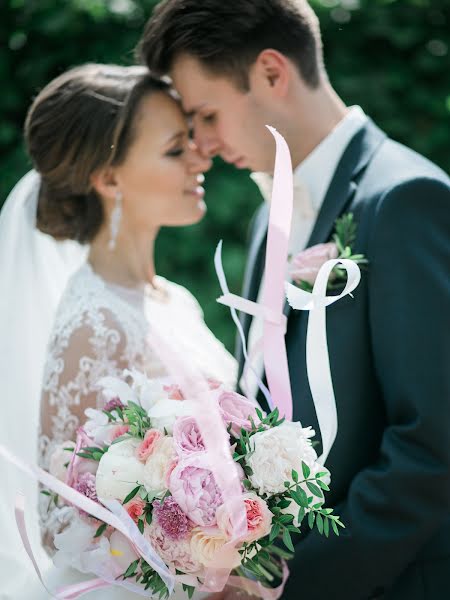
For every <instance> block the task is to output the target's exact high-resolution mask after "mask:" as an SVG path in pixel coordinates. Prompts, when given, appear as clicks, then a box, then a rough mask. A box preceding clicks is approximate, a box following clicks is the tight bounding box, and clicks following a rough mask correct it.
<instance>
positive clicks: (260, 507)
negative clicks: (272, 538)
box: [216, 492, 273, 543]
mask: <svg viewBox="0 0 450 600" xmlns="http://www.w3.org/2000/svg"><path fill="white" fill-rule="evenodd" d="M243 498H244V504H245V509H246V512H247V535H246V536H245V539H244V541H245V542H248V543H250V542H254V541H255V540H259V539H261V538H263V537H264V536H266V535H268V534H269V533H270V530H271V527H272V518H273V515H272V513H271V512H270V510H269V507H268V506H267V503H266V502H264V500H263V499H262V498H260V497H259V496H258V495H257V494H255V493H254V492H248V493H246V494H244V495H243ZM236 501H237V500H236ZM232 505H233V501H231V502H230V503H227V508H228V507H229V508H231V507H232ZM216 517H217V526H218V527H219V529H220V530H221V531H222V532H223V533H224V534H225V535H226V536H227V537H231V536H232V533H233V529H232V526H231V522H230V519H229V516H228V512H227V510H226V507H225V505H222V506H219V508H218V509H217V514H216Z"/></svg>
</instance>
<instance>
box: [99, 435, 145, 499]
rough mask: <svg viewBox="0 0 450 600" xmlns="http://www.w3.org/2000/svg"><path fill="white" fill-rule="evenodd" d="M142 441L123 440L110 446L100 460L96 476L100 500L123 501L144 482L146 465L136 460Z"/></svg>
mask: <svg viewBox="0 0 450 600" xmlns="http://www.w3.org/2000/svg"><path fill="white" fill-rule="evenodd" d="M139 444H140V441H139V440H135V439H129V440H123V441H121V442H117V444H113V445H112V446H110V448H109V449H108V451H107V452H105V454H104V455H103V456H102V458H101V459H100V463H99V465H98V469H97V475H96V488H97V496H98V497H99V498H100V499H103V498H104V499H109V498H116V499H117V500H121V501H123V500H124V499H125V497H126V496H127V495H128V494H129V493H130V492H131V490H133V489H134V488H135V487H136V482H142V479H143V475H144V465H143V464H142V463H141V461H140V460H138V459H137V458H136V455H135V453H136V448H137V447H138V446H139Z"/></svg>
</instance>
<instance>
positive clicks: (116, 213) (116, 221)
mask: <svg viewBox="0 0 450 600" xmlns="http://www.w3.org/2000/svg"><path fill="white" fill-rule="evenodd" d="M122 198H123V196H122V192H121V191H119V190H118V191H117V192H116V204H115V206H114V208H113V211H112V213H111V220H110V224H109V231H110V236H111V237H110V238H109V243H108V248H109V249H110V250H114V249H115V247H116V242H117V235H118V233H119V228H120V221H121V220H122Z"/></svg>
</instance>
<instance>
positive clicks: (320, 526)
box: [316, 513, 323, 535]
mask: <svg viewBox="0 0 450 600" xmlns="http://www.w3.org/2000/svg"><path fill="white" fill-rule="evenodd" d="M316 527H317V529H318V530H319V533H320V535H322V534H323V517H322V515H321V514H320V513H317V514H316Z"/></svg>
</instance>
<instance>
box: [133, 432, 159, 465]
mask: <svg viewBox="0 0 450 600" xmlns="http://www.w3.org/2000/svg"><path fill="white" fill-rule="evenodd" d="M162 437H163V434H162V433H161V432H160V431H158V430H157V429H149V430H148V431H147V433H146V434H145V437H144V439H143V441H142V442H141V443H140V444H139V446H138V447H137V448H136V457H137V458H138V459H139V460H140V461H142V462H146V461H147V458H148V457H149V456H151V455H152V454H153V451H154V449H155V447H156V444H157V443H158V442H159V440H160V439H161V438H162Z"/></svg>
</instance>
